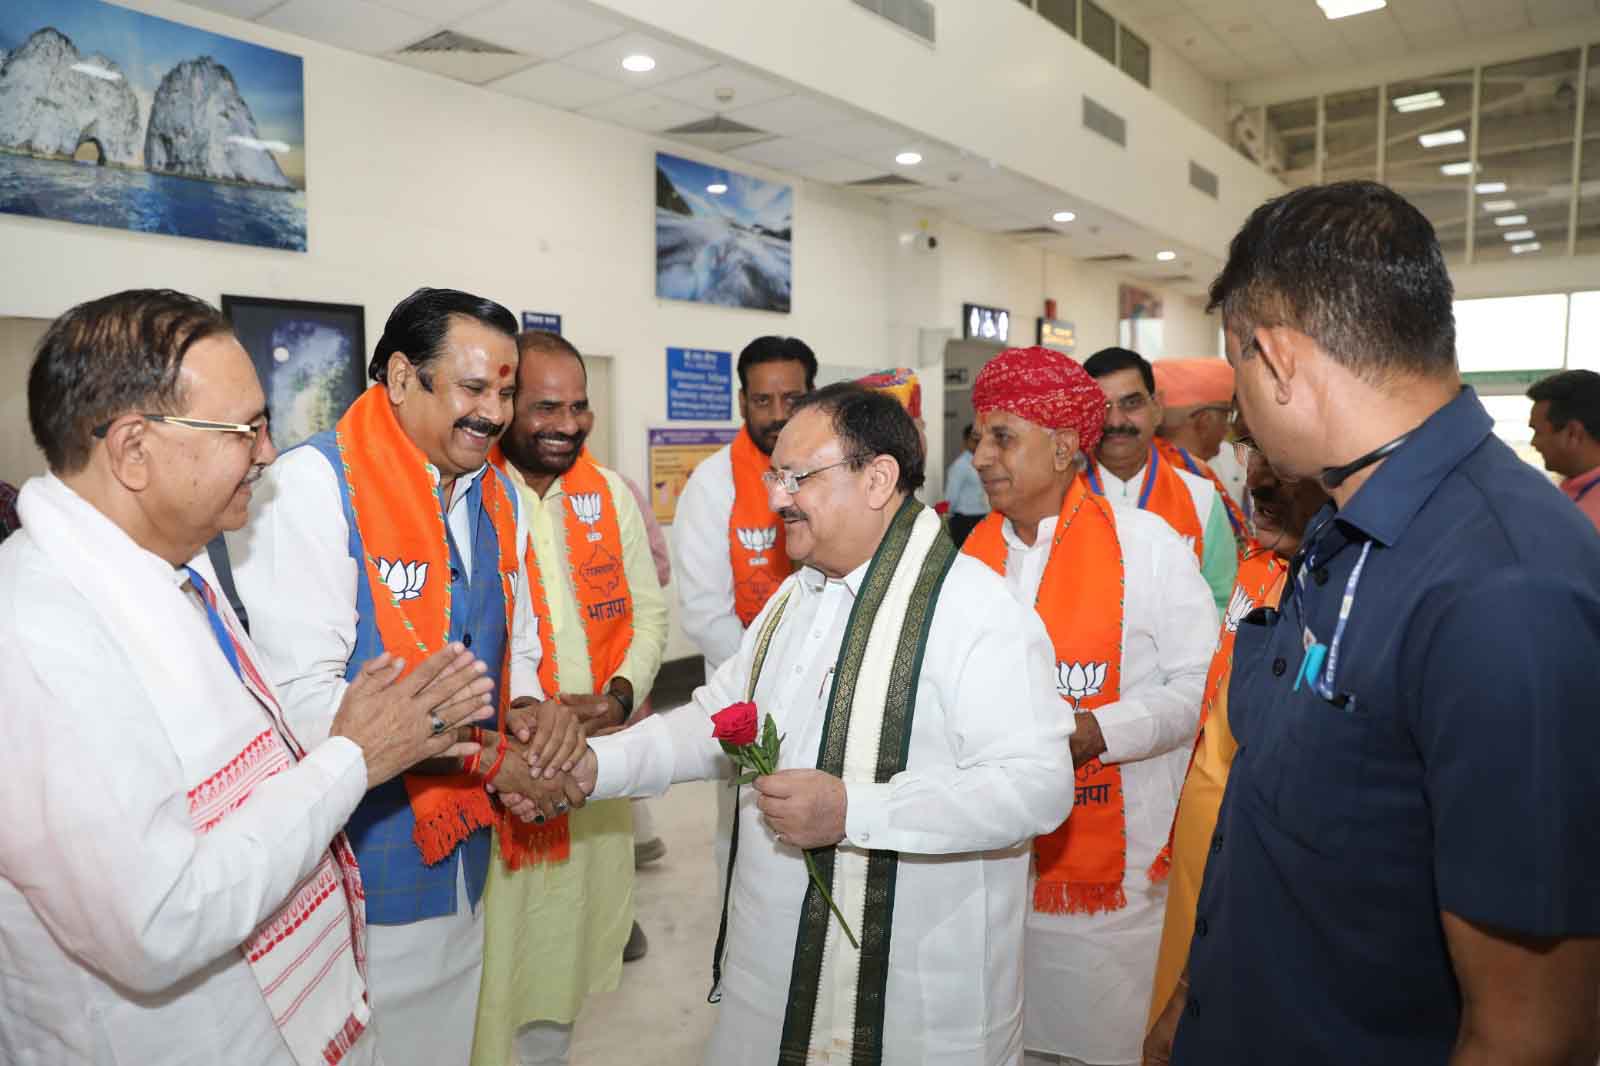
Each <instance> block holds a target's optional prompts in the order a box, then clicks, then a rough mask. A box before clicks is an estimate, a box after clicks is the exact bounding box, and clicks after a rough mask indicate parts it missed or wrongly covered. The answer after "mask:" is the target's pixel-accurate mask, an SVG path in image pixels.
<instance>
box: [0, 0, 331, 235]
mask: <svg viewBox="0 0 1600 1066" xmlns="http://www.w3.org/2000/svg"><path fill="white" fill-rule="evenodd" d="M305 158H306V154H305V85H304V76H303V70H302V62H301V59H300V57H299V56H296V55H290V54H289V53H287V52H279V51H277V50H275V49H272V48H263V47H261V46H260V45H256V44H250V43H249V42H247V41H241V40H238V39H236V38H233V37H224V36H222V35H220V34H216V33H208V32H206V31H205V30H199V29H195V28H194V27H192V26H186V25H184V24H183V23H181V22H172V21H170V20H168V19H163V18H156V17H155V16H153V15H146V14H143V13H142V12H138V11H132V10H129V9H128V8H126V7H119V6H117V5H114V4H106V3H101V2H100V0H5V3H3V4H0V212H5V213H8V214H14V215H32V216H34V217H36V218H47V219H54V220H57V221H61V222H77V223H82V224H85V225H90V226H111V227H115V228H117V229H127V230H136V231H139V232H143V233H165V234H172V235H175V236H179V237H200V238H204V239H206V240H213V241H227V242H230V243H233V244H253V245H260V246H262V247H266V248H282V249H286V250H289V251H296V252H303V251H305V250H306V166H305Z"/></svg>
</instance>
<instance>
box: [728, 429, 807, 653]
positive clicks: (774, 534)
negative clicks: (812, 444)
mask: <svg viewBox="0 0 1600 1066" xmlns="http://www.w3.org/2000/svg"><path fill="white" fill-rule="evenodd" d="M730 456H731V458H732V460H733V512H732V513H731V514H730V515H729V516H728V542H729V543H728V559H729V561H730V562H731V563H732V564H733V610H734V613H735V614H737V615H738V616H739V621H740V622H743V623H744V624H745V625H746V626H748V625H749V624H750V623H751V622H752V621H754V620H755V617H756V615H758V614H760V613H761V608H763V607H765V606H766V605H767V601H768V600H769V599H771V598H772V594H773V593H774V592H777V591H778V586H779V585H781V584H783V579H784V578H786V577H788V576H789V574H790V573H791V572H792V571H793V570H794V564H793V563H791V562H790V561H789V555H788V553H787V552H786V551H785V550H784V546H783V523H782V522H780V521H778V516H777V515H775V514H773V513H772V507H771V505H770V504H768V502H767V485H766V482H764V481H762V480H761V475H762V474H764V473H766V472H767V471H768V470H770V469H772V460H771V459H770V458H769V457H768V456H766V455H764V454H762V451H761V449H760V448H757V447H756V444H755V441H753V440H751V439H750V427H749V426H746V427H744V428H743V429H741V430H739V435H738V436H737V437H734V438H733V444H732V446H731V448H730Z"/></svg>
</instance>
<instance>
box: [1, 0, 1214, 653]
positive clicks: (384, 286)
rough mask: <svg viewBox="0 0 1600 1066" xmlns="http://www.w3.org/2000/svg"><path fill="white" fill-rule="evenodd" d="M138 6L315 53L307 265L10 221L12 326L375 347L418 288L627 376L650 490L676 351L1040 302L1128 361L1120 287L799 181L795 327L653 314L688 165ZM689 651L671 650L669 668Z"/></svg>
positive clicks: (884, 353)
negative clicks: (648, 449)
mask: <svg viewBox="0 0 1600 1066" xmlns="http://www.w3.org/2000/svg"><path fill="white" fill-rule="evenodd" d="M128 6H133V7H138V8H140V9H142V10H146V11H149V12H150V13H152V14H156V15H161V16H164V17H167V18H174V19H178V20H180V21H184V22H188V23H191V24H195V25H200V26H202V27H203V28H206V29H212V30H215V31H217V32H222V33H227V34H230V35H233V36H236V37H241V38H244V39H247V40H253V41H256V42H259V43H261V44H265V45H268V46H271V47H274V48H280V49H283V50H286V51H291V52H295V53H297V54H300V55H302V56H304V58H305V78H306V95H307V100H308V106H307V115H306V159H307V170H308V178H309V187H308V192H307V202H308V205H309V214H310V217H309V244H310V250H309V251H308V252H306V253H304V254H296V253H290V252H281V251H270V250H265V249H257V248H247V247H242V246H237V245H228V244H222V243H215V242H208V241H196V240H187V239H181V238H171V237H160V236H152V235H144V234H135V233H129V232H124V231H120V230H111V229H101V228H95V227H88V226H77V225H70V224H63V223H55V222H49V221H45V220H40V219H30V218H21V217H17V216H11V215H0V247H3V248H4V249H5V251H4V254H3V255H0V315H8V316H33V317H44V318H49V317H54V316H55V315H57V314H59V313H60V312H61V311H63V310H65V309H66V308H67V307H69V306H71V305H72V304H74V303H77V302H79V301H82V300H85V299H89V298H92V297H95V296H100V295H104V294H105V293H108V292H112V291H116V290H118V289H124V288H129V287H135V286H169V287H173V288H177V289H182V290H185V291H188V292H192V293H194V294H196V295H199V296H202V297H204V298H206V299H210V300H213V301H214V300H217V299H218V298H219V297H220V296H221V294H222V293H225V292H227V293H237V294H243V295H252V296H269V297H282V298H288V299H307V300H325V301H331V302H338V303H357V304H362V305H364V306H365V307H366V310H367V323H366V326H367V335H368V338H369V341H372V340H376V338H377V337H378V336H379V335H380V334H381V333H382V328H383V321H384V318H385V317H386V316H387V313H388V311H389V309H390V308H391V307H392V306H393V305H394V304H395V303H396V302H397V301H398V300H399V299H400V298H401V297H403V296H404V295H405V294H406V293H408V292H410V291H411V290H412V289H413V288H415V287H416V286H418V285H423V284H428V285H446V286H453V287H457V288H463V289H467V290H470V291H474V292H478V293H481V294H483V295H486V296H490V297H492V298H494V299H496V300H499V301H501V302H502V303H504V304H506V305H507V306H509V307H510V308H511V309H512V310H513V311H514V312H520V311H522V310H524V309H527V310H537V311H553V312H556V313H559V314H561V315H562V316H563V327H564V330H565V332H566V333H567V335H568V336H569V337H570V338H571V339H572V340H573V342H574V343H575V344H577V345H578V346H579V347H580V348H581V349H583V350H584V351H586V352H592V353H595V354H602V355H608V356H611V357H612V358H613V360H614V363H613V371H614V378H615V381H616V382H617V385H616V396H615V407H614V410H615V412H616V417H615V421H616V424H615V425H614V427H613V430H612V438H613V441H614V443H615V448H616V454H615V464H616V466H617V467H618V468H619V469H620V470H621V471H622V472H623V473H625V474H627V475H628V476H630V477H634V478H636V479H642V478H643V475H644V464H645V430H646V428H647V427H648V426H650V425H661V424H664V423H665V414H666V412H665V377H666V372H665V354H664V349H665V348H666V347H667V346H668V345H683V346H695V347H706V348H720V349H725V350H730V351H733V352H737V351H738V350H739V349H740V348H742V347H743V346H744V344H745V343H747V342H748V341H749V340H750V339H751V338H752V337H754V336H756V335H759V334H762V333H774V332H777V333H786V334H793V335H796V336H800V337H803V338H805V339H806V340H807V342H808V343H810V344H811V345H812V347H813V348H814V349H815V350H816V351H817V353H818V356H819V358H821V359H822V360H823V361H824V362H827V363H835V364H844V365H853V366H880V367H881V366H892V365H909V366H918V365H919V364H921V363H922V362H924V361H925V360H926V358H927V355H926V352H927V351H928V349H929V343H930V342H929V338H930V336H935V337H936V335H937V333H938V332H939V331H941V330H946V329H949V330H953V331H957V332H958V331H959V327H960V321H959V319H960V305H961V302H962V301H964V300H970V301H976V302H983V303H993V304H998V305H1001V306H1006V307H1009V308H1011V309H1012V310H1013V311H1014V312H1015V313H1016V315H1017V319H1018V329H1019V330H1021V331H1022V332H1021V334H1020V336H1021V337H1022V338H1023V339H1024V340H1025V341H1027V340H1031V336H1032V328H1033V325H1032V320H1033V317H1034V316H1035V315H1037V314H1038V313H1039V311H1040V307H1041V305H1042V301H1043V299H1044V298H1045V297H1046V296H1054V297H1055V298H1056V299H1057V300H1058V301H1060V303H1061V312H1060V313H1061V315H1062V317H1067V318H1073V319H1074V320H1075V321H1077V322H1078V323H1079V329H1080V338H1081V340H1080V344H1081V345H1083V347H1084V350H1085V351H1093V350H1094V349H1095V348H1096V347H1099V346H1101V345H1102V344H1110V343H1114V340H1115V336H1116V323H1115V315H1116V277H1115V276H1114V275H1112V274H1110V273H1108V272H1105V271H1102V270H1097V269H1095V268H1093V267H1090V266H1087V265H1084V264H1079V263H1074V262H1070V261H1067V260H1063V259H1059V258H1057V257H1054V256H1046V255H1045V254H1044V253H1042V252H1040V251H1038V250H1037V249H1031V248H1027V247H1024V246H1020V245H1017V244H1015V243H1013V242H1010V241H1008V240H1006V239H1004V238H1001V237H997V236H992V235H987V234H981V233H977V232H975V231H971V230H967V229H965V228H964V227H959V226H956V225H953V224H946V223H943V222H939V221H938V219H937V216H932V217H933V219H934V221H935V223H936V224H937V226H938V228H939V235H940V238H941V241H940V248H939V250H938V251H937V252H934V253H922V252H919V251H917V250H916V249H915V247H914V246H912V245H910V244H907V243H905V242H902V241H901V239H900V234H901V233H902V232H904V231H905V228H906V227H907V226H912V225H914V223H912V222H911V221H910V219H911V218H912V217H913V216H912V213H911V212H909V211H902V210H901V209H898V208H895V209H891V208H889V207H887V206H886V205H884V204H882V203H880V202H878V201H876V200H872V199H870V198H867V197H865V196H862V195H860V194H857V193H854V192H848V191H845V190H841V189H837V188H834V187H831V186H826V185H819V184H815V183H810V182H797V183H796V185H797V189H796V207H795V245H794V281H795V284H794V293H793V313H791V314H788V315H778V314H769V313H763V312H753V311H739V310H732V309H727V308H713V307H709V306H707V305H702V304H691V303H682V302H677V301H664V300H657V299H656V297H655V279H654V226H653V219H654V205H653V190H654V176H653V169H652V162H653V153H654V152H655V151H656V149H657V148H658V147H659V148H665V149H667V150H669V151H677V152H682V151H683V149H681V148H676V147H674V146H672V145H670V144H667V143H665V142H657V141H654V140H653V139H651V138H649V137H647V136H644V135H641V134H636V133H632V132H630V131H627V130H623V129H620V128H617V127H613V126H608V125H604V124H601V123H597V122H595V121H592V120H590V119H586V118H582V117H579V116H576V115H573V114H570V113H567V112H561V111H554V110H550V109H547V108H544V107H542V106H540V105H537V104H533V103H529V102H525V101H520V100H515V99H512V98H509V97H504V96H499V95H496V94H493V93H489V92H486V91H483V90H480V89H476V88H474V87H471V86H467V85H463V84H460V83H457V82H453V81H449V80H446V79H443V78H438V77H435V76H432V75H429V74H425V73H422V72H419V71H415V70H411V69H408V68H404V67H400V66H397V65H394V64H391V63H387V62H384V61H381V60H377V59H372V58H368V57H364V56H359V55H355V54H352V53H348V52H343V51H339V50H335V49H332V48H328V47H325V46H321V45H317V44H314V43H312V42H309V41H305V40H303V39H301V38H297V37H291V36H289V35H286V34H281V33H276V32H272V31H268V30H263V29H261V28H259V27H255V26H253V25H250V24H247V23H242V22H237V21H234V20H231V19H227V18H224V17H221V16H213V15H208V14H207V13H205V12H202V11H200V10H198V9H195V8H192V7H188V6H184V5H179V4H176V3H170V2H165V0H140V2H138V3H130V4H129V5H128ZM1111 73H1113V74H1115V73H1116V72H1115V71H1112V72H1111ZM1117 76H1118V77H1120V76H1121V75H1120V74H1118V75H1117ZM697 155H698V157H700V158H705V159H707V160H708V161H712V162H716V161H717V160H716V157H714V156H707V155H704V154H703V153H699V154H697ZM736 169H740V170H743V171H746V172H755V173H762V174H764V175H765V176H769V177H777V178H782V177H783V176H782V175H777V174H771V173H770V172H763V171H761V170H760V168H756V167H751V166H749V165H748V164H743V163H740V164H737V166H736ZM928 214H929V213H928V212H926V211H922V212H917V213H916V217H928ZM1178 304H1179V301H1177V300H1175V299H1169V301H1168V308H1169V311H1168V314H1169V315H1174V313H1175V312H1176V311H1177V310H1178ZM1193 328H1195V329H1200V328H1201V327H1200V326H1194V327H1193ZM934 350H935V352H937V351H938V350H942V349H940V348H938V347H935V348H934ZM18 385H19V383H18V382H16V381H11V382H7V383H5V388H6V389H7V390H8V391H10V392H12V393H13V395H14V392H15V390H16V388H17V387H18ZM938 391H939V382H938V381H937V379H934V380H929V381H926V382H925V392H929V393H936V392H938ZM933 406H934V410H932V411H930V412H929V414H930V417H929V422H930V429H933V428H935V425H936V423H935V419H936V418H937V417H938V414H939V408H940V401H939V400H938V399H935V400H934V404H933ZM940 428H942V427H940ZM930 446H931V448H932V450H933V454H936V455H937V454H940V452H941V445H940V443H939V442H936V441H933V440H930ZM688 653H689V652H688V650H687V647H686V645H685V644H684V643H683V642H682V640H681V638H679V637H676V636H675V637H674V641H673V644H672V646H671V647H670V648H669V654H671V655H680V654H688Z"/></svg>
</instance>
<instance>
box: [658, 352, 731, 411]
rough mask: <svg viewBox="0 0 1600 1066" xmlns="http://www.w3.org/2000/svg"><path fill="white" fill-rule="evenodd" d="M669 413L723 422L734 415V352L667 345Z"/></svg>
mask: <svg viewBox="0 0 1600 1066" xmlns="http://www.w3.org/2000/svg"><path fill="white" fill-rule="evenodd" d="M667 417H668V418H669V419H679V420H687V421H700V422H720V421H726V420H727V419H729V418H732V417H733V353H731V352H712V351H706V350H704V349H702V348H668V349H667Z"/></svg>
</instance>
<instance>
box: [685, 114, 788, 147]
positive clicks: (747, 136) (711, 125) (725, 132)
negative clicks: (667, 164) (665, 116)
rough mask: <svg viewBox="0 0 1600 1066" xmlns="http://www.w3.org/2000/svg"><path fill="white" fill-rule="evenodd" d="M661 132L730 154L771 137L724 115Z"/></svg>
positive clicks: (765, 132) (764, 131) (763, 131)
mask: <svg viewBox="0 0 1600 1066" xmlns="http://www.w3.org/2000/svg"><path fill="white" fill-rule="evenodd" d="M662 132H663V133H664V134H666V135H667V136H668V137H673V138H676V139H677V140H680V141H687V142H688V143H689V144H693V145H698V146H699V147H701V148H706V149H710V150H711V151H713V152H731V151H733V150H734V149H735V148H743V147H744V146H745V145H747V144H755V143H756V142H757V141H765V140H769V139H770V138H771V137H772V134H770V133H768V132H767V131H766V130H758V129H756V128H755V127H754V126H746V125H745V124H744V123H742V122H735V121H734V120H733V119H731V118H728V117H727V116H725V115H713V116H711V117H710V118H703V119H700V120H699V121H696V122H687V123H685V124H684V125H682V126H674V127H672V129H670V130H663V131H662Z"/></svg>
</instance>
